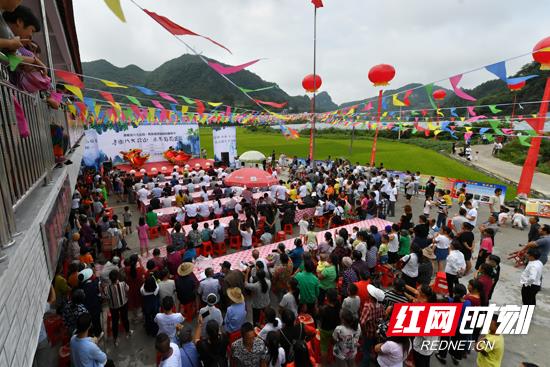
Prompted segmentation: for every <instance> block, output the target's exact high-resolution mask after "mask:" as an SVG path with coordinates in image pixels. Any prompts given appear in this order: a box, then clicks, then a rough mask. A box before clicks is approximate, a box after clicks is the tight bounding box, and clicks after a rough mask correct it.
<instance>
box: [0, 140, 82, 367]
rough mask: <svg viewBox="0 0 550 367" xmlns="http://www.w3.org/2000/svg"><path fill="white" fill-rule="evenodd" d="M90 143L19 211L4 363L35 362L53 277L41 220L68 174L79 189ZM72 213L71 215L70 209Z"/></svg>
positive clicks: (3, 286) (8, 271) (5, 271)
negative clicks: (82, 162)
mask: <svg viewBox="0 0 550 367" xmlns="http://www.w3.org/2000/svg"><path fill="white" fill-rule="evenodd" d="M83 149H84V147H83V146H81V147H79V148H78V149H77V150H76V151H75V152H74V153H73V154H72V155H71V156H70V157H69V158H70V159H71V160H72V161H73V162H75V163H73V164H72V165H69V166H65V165H63V167H62V168H57V169H54V170H53V174H52V180H51V182H49V183H48V184H47V185H45V186H41V187H38V188H37V189H36V190H35V191H34V192H33V193H32V194H31V195H30V196H29V197H28V199H27V200H25V202H24V203H23V204H22V205H21V206H20V207H19V208H18V210H17V212H16V223H17V231H18V232H21V234H20V235H19V236H18V237H17V238H16V243H15V244H14V245H13V246H11V247H9V248H8V249H6V250H5V252H6V253H7V255H8V260H6V261H5V262H3V263H0V366H2V367H4V366H6V367H22V366H31V365H32V361H33V357H34V353H35V351H36V346H37V343H38V334H39V331H40V327H41V324H42V316H43V309H44V304H45V302H46V299H47V297H48V292H49V289H50V284H51V278H50V273H49V270H48V266H47V261H46V255H47V253H46V250H45V247H44V243H43V241H42V235H41V230H40V223H41V222H42V221H44V220H45V218H47V216H48V214H49V211H50V210H51V208H52V206H54V205H55V202H54V200H55V198H56V196H57V194H58V192H59V189H60V187H61V185H62V184H63V180H64V178H65V176H66V175H67V174H68V175H69V179H70V183H71V187H72V188H74V186H75V183H76V179H77V176H78V171H79V163H76V162H80V161H81V158H82V152H83ZM67 214H68V213H67Z"/></svg>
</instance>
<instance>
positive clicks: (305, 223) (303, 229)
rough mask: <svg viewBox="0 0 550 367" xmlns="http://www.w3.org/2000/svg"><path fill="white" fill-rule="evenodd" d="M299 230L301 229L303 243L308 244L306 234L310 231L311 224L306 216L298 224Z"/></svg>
mask: <svg viewBox="0 0 550 367" xmlns="http://www.w3.org/2000/svg"><path fill="white" fill-rule="evenodd" d="M298 228H300V238H301V239H302V242H306V233H307V231H308V229H309V222H308V220H307V217H306V216H304V217H302V219H300V221H299V222H298Z"/></svg>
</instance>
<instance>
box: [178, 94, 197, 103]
mask: <svg viewBox="0 0 550 367" xmlns="http://www.w3.org/2000/svg"><path fill="white" fill-rule="evenodd" d="M180 97H181V98H182V99H183V100H184V101H185V103H187V104H195V101H194V100H192V99H191V98H187V97H186V96H180Z"/></svg>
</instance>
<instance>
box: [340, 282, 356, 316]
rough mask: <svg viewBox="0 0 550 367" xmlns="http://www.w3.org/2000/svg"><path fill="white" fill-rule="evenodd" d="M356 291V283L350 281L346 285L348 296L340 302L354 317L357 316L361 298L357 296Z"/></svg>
mask: <svg viewBox="0 0 550 367" xmlns="http://www.w3.org/2000/svg"><path fill="white" fill-rule="evenodd" d="M357 292H359V288H357V285H355V283H350V284H349V286H348V296H347V297H346V298H345V299H344V301H343V302H342V309H346V310H348V311H350V312H351V313H352V315H353V316H354V317H357V318H359V306H360V305H361V299H360V298H359V297H358V296H357Z"/></svg>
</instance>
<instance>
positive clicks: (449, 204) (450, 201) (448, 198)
mask: <svg viewBox="0 0 550 367" xmlns="http://www.w3.org/2000/svg"><path fill="white" fill-rule="evenodd" d="M443 200H445V203H446V204H447V211H449V210H451V208H452V207H453V198H452V197H451V190H445V195H443Z"/></svg>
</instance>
